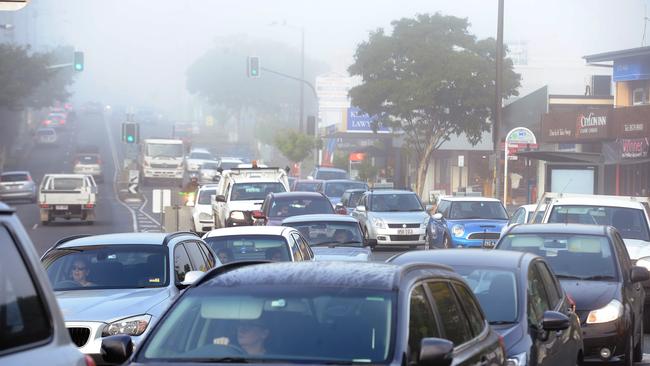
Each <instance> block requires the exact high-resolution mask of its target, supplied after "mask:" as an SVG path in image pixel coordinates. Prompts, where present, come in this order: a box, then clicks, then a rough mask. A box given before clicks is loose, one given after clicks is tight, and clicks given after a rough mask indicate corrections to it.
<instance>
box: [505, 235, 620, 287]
mask: <svg viewBox="0 0 650 366" xmlns="http://www.w3.org/2000/svg"><path fill="white" fill-rule="evenodd" d="M498 249H505V250H515V251H519V252H529V253H533V254H537V255H539V256H542V257H544V258H545V259H546V261H547V262H548V263H549V264H550V266H551V268H552V269H553V272H555V274H556V276H557V277H558V278H559V279H580V280H616V279H617V278H618V276H617V274H616V273H617V270H616V268H617V267H616V259H615V257H614V254H613V252H612V250H613V249H612V246H611V244H610V242H609V239H608V238H607V237H605V236H596V235H575V234H559V233H552V234H509V235H506V236H505V237H504V238H502V239H501V241H500V242H499V244H498Z"/></svg>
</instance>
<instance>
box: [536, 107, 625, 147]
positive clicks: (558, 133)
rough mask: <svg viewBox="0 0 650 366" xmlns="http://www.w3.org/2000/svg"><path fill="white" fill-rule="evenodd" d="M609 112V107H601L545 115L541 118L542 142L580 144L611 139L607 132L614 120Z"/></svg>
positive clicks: (610, 109)
mask: <svg viewBox="0 0 650 366" xmlns="http://www.w3.org/2000/svg"><path fill="white" fill-rule="evenodd" d="M611 111H612V108H611V107H605V108H602V107H601V108H593V109H586V108H580V109H577V110H575V111H554V112H551V113H547V114H545V115H544V116H543V117H542V141H543V142H549V143H552V142H560V143H562V142H566V143H580V142H581V141H602V140H606V139H608V138H611V139H613V138H614V137H613V136H610V132H609V131H610V129H612V128H611V127H612V120H613V118H614V117H612V114H611V113H612V112H611ZM612 130H613V129H612Z"/></svg>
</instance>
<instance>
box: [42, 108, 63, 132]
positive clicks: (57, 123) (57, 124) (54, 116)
mask: <svg viewBox="0 0 650 366" xmlns="http://www.w3.org/2000/svg"><path fill="white" fill-rule="evenodd" d="M67 118H68V117H67V113H65V112H50V113H49V114H48V115H47V118H46V119H44V120H43V121H42V122H41V125H42V126H43V127H50V128H58V129H64V128H65V127H66V122H67Z"/></svg>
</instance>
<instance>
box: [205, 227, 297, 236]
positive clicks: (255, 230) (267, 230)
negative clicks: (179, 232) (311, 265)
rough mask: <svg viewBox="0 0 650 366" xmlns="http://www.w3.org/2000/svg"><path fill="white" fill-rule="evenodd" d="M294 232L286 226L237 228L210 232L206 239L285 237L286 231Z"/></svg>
mask: <svg viewBox="0 0 650 366" xmlns="http://www.w3.org/2000/svg"><path fill="white" fill-rule="evenodd" d="M288 230H294V229H292V228H287V227H285V226H235V227H228V228H223V229H214V230H211V231H208V233H207V234H205V236H204V238H212V237H215V236H230V235H278V236H280V235H284V234H285V232H286V231H288Z"/></svg>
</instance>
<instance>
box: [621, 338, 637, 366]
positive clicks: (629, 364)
mask: <svg viewBox="0 0 650 366" xmlns="http://www.w3.org/2000/svg"><path fill="white" fill-rule="evenodd" d="M623 365H624V366H633V365H634V331H632V334H630V336H629V337H628V342H627V349H626V350H625V358H624V359H623Z"/></svg>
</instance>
